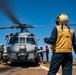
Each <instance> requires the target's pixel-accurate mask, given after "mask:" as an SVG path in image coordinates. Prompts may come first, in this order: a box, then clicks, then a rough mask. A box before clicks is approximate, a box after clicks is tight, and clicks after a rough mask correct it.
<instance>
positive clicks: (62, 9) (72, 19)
mask: <svg viewBox="0 0 76 75" xmlns="http://www.w3.org/2000/svg"><path fill="white" fill-rule="evenodd" d="M0 1H1V0H0ZM7 1H8V0H7ZM9 1H10V4H9V3H8V4H9V7H11V11H12V12H13V13H14V15H15V16H16V17H17V19H18V20H19V21H20V22H21V23H25V24H30V25H35V26H44V25H50V27H42V28H34V29H28V30H29V31H30V32H31V33H33V34H34V35H35V37H36V38H37V39H40V40H39V41H38V45H39V46H45V45H47V44H46V43H44V40H43V39H44V37H50V35H51V31H52V29H53V27H54V26H55V25H56V24H55V20H56V16H57V15H58V14H60V13H65V14H67V15H68V17H69V24H76V0H9ZM12 25H15V24H14V23H13V22H12V21H11V20H10V19H9V18H8V16H6V14H5V13H3V12H2V10H1V9H0V27H3V26H12ZM51 26H52V27H51ZM71 28H73V29H74V31H75V32H76V26H73V27H71ZM16 31H17V30H16V29H4V30H0V35H1V36H0V43H4V44H5V45H6V40H5V35H6V34H10V33H11V32H16ZM73 56H74V57H75V58H76V55H75V54H74V53H73Z"/></svg>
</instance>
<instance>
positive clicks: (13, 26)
mask: <svg viewBox="0 0 76 75" xmlns="http://www.w3.org/2000/svg"><path fill="white" fill-rule="evenodd" d="M8 28H11V29H13V28H14V26H6V27H0V29H8Z"/></svg>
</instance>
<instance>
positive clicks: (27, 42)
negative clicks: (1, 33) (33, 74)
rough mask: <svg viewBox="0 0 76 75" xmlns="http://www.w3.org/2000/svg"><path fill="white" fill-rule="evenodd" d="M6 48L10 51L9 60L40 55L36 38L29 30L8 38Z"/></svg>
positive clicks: (13, 60)
mask: <svg viewBox="0 0 76 75" xmlns="http://www.w3.org/2000/svg"><path fill="white" fill-rule="evenodd" d="M6 50H7V52H8V53H9V55H10V56H9V60H10V61H11V62H15V61H20V62H21V60H22V61H26V60H28V59H34V60H35V59H36V57H38V54H37V51H38V45H37V41H36V38H35V36H34V35H33V34H31V33H29V32H22V33H15V34H12V35H11V36H9V37H8V38H7V45H6Z"/></svg>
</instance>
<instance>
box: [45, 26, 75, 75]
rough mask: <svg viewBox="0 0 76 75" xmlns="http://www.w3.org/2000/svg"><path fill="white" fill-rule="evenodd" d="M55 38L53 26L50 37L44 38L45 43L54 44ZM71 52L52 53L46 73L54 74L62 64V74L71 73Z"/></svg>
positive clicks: (55, 33)
mask: <svg viewBox="0 0 76 75" xmlns="http://www.w3.org/2000/svg"><path fill="white" fill-rule="evenodd" d="M56 40H57V28H56V27H55V28H54V29H53V31H52V33H51V37H50V38H47V37H46V38H44V42H45V43H47V44H54V43H56ZM74 41H75V33H74V34H73V40H72V43H73V49H74V52H75V53H76V44H75V42H74ZM72 58H73V57H72V53H54V52H53V55H52V58H51V62H50V67H49V71H48V74H47V75H56V73H57V72H58V70H59V67H60V65H62V75H72V61H73V59H72Z"/></svg>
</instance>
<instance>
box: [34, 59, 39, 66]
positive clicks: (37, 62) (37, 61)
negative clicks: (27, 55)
mask: <svg viewBox="0 0 76 75" xmlns="http://www.w3.org/2000/svg"><path fill="white" fill-rule="evenodd" d="M35 63H36V65H37V66H39V65H40V59H39V58H36V59H35Z"/></svg>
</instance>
